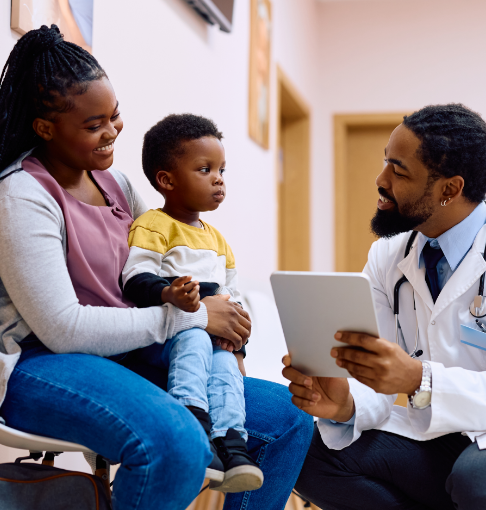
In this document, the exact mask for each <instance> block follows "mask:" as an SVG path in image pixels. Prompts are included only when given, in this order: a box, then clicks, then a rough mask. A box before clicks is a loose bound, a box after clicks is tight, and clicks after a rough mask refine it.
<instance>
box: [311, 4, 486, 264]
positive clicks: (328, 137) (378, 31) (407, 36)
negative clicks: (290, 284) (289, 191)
mask: <svg viewBox="0 0 486 510" xmlns="http://www.w3.org/2000/svg"><path fill="white" fill-rule="evenodd" d="M319 27H320V30H319V37H320V42H319V47H320V49H321V51H320V58H319V72H320V78H319V84H320V85H319V86H320V92H321V97H322V103H321V105H320V108H321V109H320V110H319V112H318V113H317V116H318V118H319V123H320V125H319V136H320V137H321V138H320V143H322V145H323V154H324V159H323V160H322V162H321V165H320V167H319V169H316V172H317V173H319V174H320V177H319V179H320V183H321V185H320V192H321V193H322V195H321V196H322V199H323V202H324V203H325V204H326V205H325V207H326V210H325V212H323V216H324V217H325V218H333V211H334V200H333V189H334V188H333V183H332V176H333V138H332V133H333V132H332V129H333V124H332V116H333V114H335V113H361V112H363V113H364V112H366V113H368V112H372V113H373V112H408V111H414V110H417V109H419V108H421V107H423V106H425V105H427V104H438V103H447V102H462V103H464V104H465V105H467V106H469V107H471V108H473V109H474V110H476V111H478V112H479V113H481V114H482V115H483V116H486V66H485V48H486V2H484V1H483V0H403V1H400V2H398V1H386V0H374V1H372V0H367V1H364V0H355V1H353V0H349V1H346V2H324V3H320V5H319ZM379 172H380V169H379V168H377V174H378V173H379ZM357 192H358V190H357ZM333 223H334V220H333V219H332V220H331V221H330V222H328V224H327V227H326V229H327V230H328V232H329V234H328V235H329V239H332V238H333V235H332V234H331V233H330V232H332V229H333ZM314 239H315V245H314V249H315V251H318V250H323V251H324V250H325V249H326V248H327V249H328V247H325V246H324V245H321V244H320V243H321V242H322V240H321V239H320V238H317V237H315V238H314ZM314 260H315V266H314V267H315V268H316V269H325V267H326V265H327V264H324V263H323V262H324V259H320V258H318V257H316V258H315V259H314Z"/></svg>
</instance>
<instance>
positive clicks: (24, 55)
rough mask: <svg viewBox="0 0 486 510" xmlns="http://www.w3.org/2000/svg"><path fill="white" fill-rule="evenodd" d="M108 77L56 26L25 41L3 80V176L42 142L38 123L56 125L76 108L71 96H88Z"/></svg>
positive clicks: (0, 153)
mask: <svg viewBox="0 0 486 510" xmlns="http://www.w3.org/2000/svg"><path fill="white" fill-rule="evenodd" d="M103 77H106V73H105V71H104V70H103V68H102V67H101V66H100V64H99V63H98V61H97V60H96V59H95V58H94V57H93V56H92V55H91V54H90V53H88V52H87V51H86V50H83V49H82V48H80V47H79V46H77V45H76V44H74V43H70V42H66V41H65V40H64V37H63V35H62V34H61V33H60V31H59V28H58V27H57V26H56V25H51V28H48V27H47V26H46V25H43V26H42V27H41V28H39V29H37V30H31V31H30V32H27V33H26V34H25V35H24V36H22V37H21V38H20V39H19V40H18V41H17V43H16V44H15V46H14V48H13V50H12V51H11V53H10V55H9V57H8V60H7V62H6V64H5V66H4V68H3V71H2V75H1V78H0V171H1V170H3V169H4V168H5V167H7V166H8V165H10V164H11V163H12V162H13V161H15V160H16V159H17V158H18V157H19V156H21V154H22V153H24V152H26V151H28V150H30V149H32V148H34V147H36V146H37V145H39V144H40V143H41V140H42V139H41V138H40V137H39V136H37V134H36V133H35V131H34V129H33V127H32V123H33V121H34V119H36V118H42V119H46V120H51V121H53V122H55V121H56V115H57V114H59V113H63V112H68V111H70V110H71V109H72V108H73V107H74V103H73V101H72V99H71V96H72V95H81V94H84V93H85V92H86V91H87V90H88V86H89V83H90V82H91V81H94V80H99V79H101V78H103ZM5 177H6V176H4V177H3V178H5Z"/></svg>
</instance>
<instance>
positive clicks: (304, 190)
mask: <svg viewBox="0 0 486 510" xmlns="http://www.w3.org/2000/svg"><path fill="white" fill-rule="evenodd" d="M276 67H277V150H276V165H275V168H276V170H277V171H276V191H277V204H278V207H277V267H278V269H284V268H285V266H286V259H285V252H286V248H285V245H286V243H285V236H284V235H283V228H284V227H283V222H282V209H281V207H282V199H281V193H282V189H281V187H280V179H281V177H280V172H281V171H282V169H281V162H280V149H281V146H282V119H284V118H285V119H286V120H287V121H290V122H293V121H296V122H300V123H301V126H300V129H301V135H302V136H301V138H300V141H299V142H298V143H296V144H295V145H294V147H293V151H296V152H299V154H300V159H299V169H298V170H296V171H298V173H299V183H301V186H299V188H298V189H296V192H297V193H298V194H299V197H300V199H301V203H302V204H305V205H304V206H303V207H305V211H302V214H301V215H300V219H302V218H305V219H304V224H301V225H300V229H299V235H300V237H301V239H302V241H301V242H300V244H299V247H300V250H299V251H300V255H301V259H302V261H301V262H302V263H301V264H300V266H301V269H300V270H302V271H309V270H310V264H311V260H310V258H311V257H310V256H311V246H310V244H311V238H310V222H311V217H310V211H311V207H310V199H311V191H310V190H311V169H310V158H311V144H310V129H311V127H310V126H311V109H310V107H309V105H308V103H307V102H306V100H305V99H304V98H303V96H302V95H301V93H300V92H299V91H298V90H297V88H296V87H295V86H294V84H293V83H292V81H291V80H290V79H289V77H288V76H287V75H286V74H285V72H284V71H283V70H282V69H281V67H280V66H279V65H277V66H276ZM283 101H285V105H283ZM283 106H284V107H283Z"/></svg>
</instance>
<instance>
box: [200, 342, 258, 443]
mask: <svg viewBox="0 0 486 510" xmlns="http://www.w3.org/2000/svg"><path fill="white" fill-rule="evenodd" d="M207 395H208V400H209V414H210V416H211V421H212V423H213V427H212V429H211V437H212V438H213V439H214V438H216V437H224V436H226V432H227V431H228V429H230V428H231V429H235V430H236V431H237V432H239V433H240V435H241V437H242V439H244V440H245V441H246V440H247V438H248V434H247V433H246V430H245V417H246V415H245V397H244V388H243V376H242V375H241V372H240V370H239V369H238V362H237V360H236V357H235V355H234V354H232V353H231V352H228V351H225V350H223V349H221V348H220V347H214V353H213V363H212V368H211V374H210V376H209V380H208V388H207Z"/></svg>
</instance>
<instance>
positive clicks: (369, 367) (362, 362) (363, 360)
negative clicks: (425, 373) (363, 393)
mask: <svg viewBox="0 0 486 510" xmlns="http://www.w3.org/2000/svg"><path fill="white" fill-rule="evenodd" d="M334 338H335V339H336V340H339V341H340V342H344V343H346V344H348V345H352V346H356V347H361V348H362V349H365V351H362V350H358V349H349V348H347V347H334V348H333V349H332V350H331V356H332V357H333V358H336V364H337V365H338V366H340V367H342V368H345V369H346V370H347V371H348V372H349V373H350V374H351V375H352V376H353V377H354V378H355V379H357V380H358V381H359V382H361V383H363V384H366V386H369V387H370V388H372V389H374V390H375V391H376V392H377V393H384V394H386V395H393V394H395V393H406V394H407V395H412V394H413V393H414V391H415V390H416V389H417V388H418V387H419V386H420V383H421V381H422V363H421V362H420V361H419V360H418V359H414V358H411V357H410V356H409V355H408V354H407V353H406V352H405V351H404V350H403V349H402V348H401V347H400V346H399V345H397V344H395V343H392V342H389V341H388V340H385V339H384V338H376V337H374V336H370V335H366V334H364V333H352V332H349V331H338V332H337V333H336V334H335V335H334Z"/></svg>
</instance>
